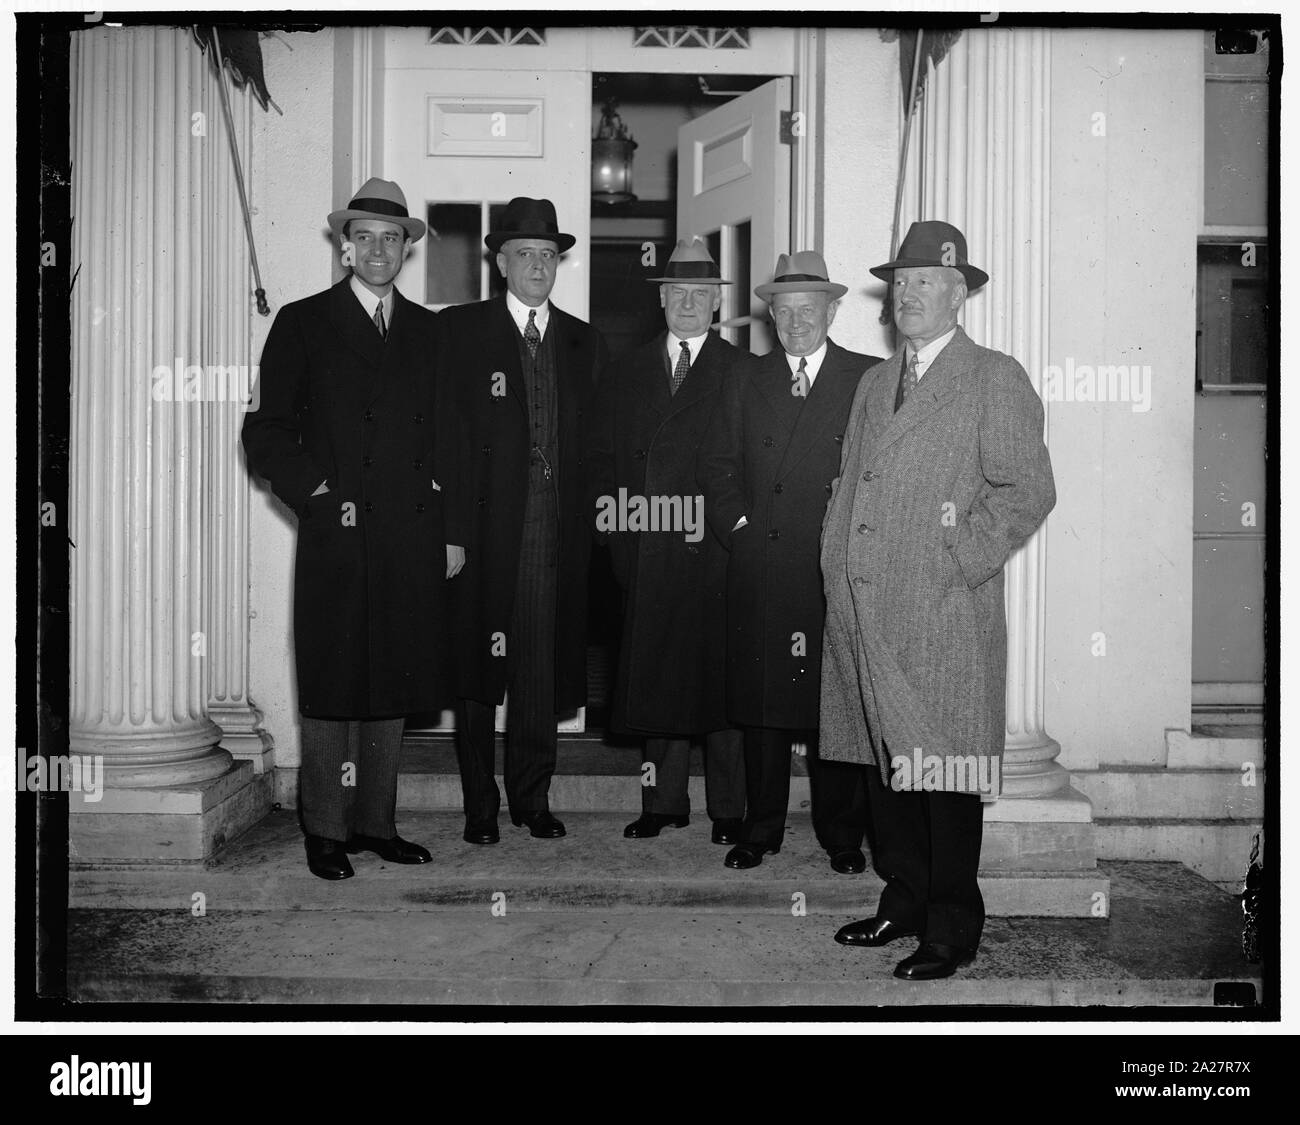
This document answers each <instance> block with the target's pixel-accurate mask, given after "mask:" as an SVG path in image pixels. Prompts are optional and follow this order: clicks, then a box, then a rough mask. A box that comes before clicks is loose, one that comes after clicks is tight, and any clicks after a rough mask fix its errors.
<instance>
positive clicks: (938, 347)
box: [907, 324, 957, 379]
mask: <svg viewBox="0 0 1300 1125" xmlns="http://www.w3.org/2000/svg"><path fill="white" fill-rule="evenodd" d="M956 334H957V326H956V325H955V324H954V325H953V326H952V327H951V328H950V329H948V331H947V332H945V333H944V334H943V335H942V336H940V337H939V338H938V339H937V340H931V341H930V342H929V343H928V344H926V345H925V347H923V348H921V350H920V351H918V352H916V353H915V354H916V371H917V375H916V377H917V378H918V379H919V378H920V377H921V376H922V375H923V374H925V369H926V368H927V367H929V366H930V364H931V363H933V362H934V358H935V356H937V355H938V354H939V353H940V352H941V351H943V349H944V348H946V347H947V346H948V342H949V341H950V340H951V339H952V338H953V337H954V336H955V335H956ZM907 354H908V357H909V358H910V357H911V356H912V354H913V353H912V345H911V344H908V345H907Z"/></svg>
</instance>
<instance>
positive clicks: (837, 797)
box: [741, 727, 867, 851]
mask: <svg viewBox="0 0 1300 1125" xmlns="http://www.w3.org/2000/svg"><path fill="white" fill-rule="evenodd" d="M796 739H797V740H798V741H801V742H806V743H807V744H808V775H809V782H810V784H811V788H812V816H813V829H814V831H815V832H816V834H817V840H818V842H819V843H820V844H821V846H822V847H824V848H826V849H827V850H828V851H839V850H841V849H843V848H859V847H861V846H862V838H863V834H864V832H865V830H866V820H867V804H866V793H865V780H864V774H865V772H866V770H865V767H863V766H859V765H855V764H854V763H852V762H827V761H823V760H822V759H821V758H820V757H819V756H818V753H817V735H816V732H814V731H791V730H775V729H773V728H771V727H746V728H745V791H746V796H747V806H748V807H747V808H746V810H745V827H744V829H743V830H742V832H741V839H742V840H743V841H744V842H745V843H748V844H776V845H779V844H780V843H781V838H782V837H783V836H784V834H785V818H786V813H787V811H788V808H789V804H790V746H791V744H792V743H793V742H794V741H796Z"/></svg>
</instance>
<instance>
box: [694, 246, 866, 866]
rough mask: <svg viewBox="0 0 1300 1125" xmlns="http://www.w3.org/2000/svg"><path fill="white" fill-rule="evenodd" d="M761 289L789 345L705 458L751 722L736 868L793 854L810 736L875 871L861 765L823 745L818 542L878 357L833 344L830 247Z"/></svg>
mask: <svg viewBox="0 0 1300 1125" xmlns="http://www.w3.org/2000/svg"><path fill="white" fill-rule="evenodd" d="M754 292H755V294H756V295H757V296H758V297H760V298H761V299H763V300H765V301H767V302H768V304H769V308H770V313H771V317H772V321H773V323H774V325H775V327H776V335H777V340H778V342H779V344H780V346H779V347H777V348H774V349H773V350H772V351H771V352H769V353H768V354H767V355H765V356H760V357H751V358H749V359H747V360H745V361H744V362H742V363H740V364H738V365H737V366H736V367H735V368H734V369H733V370H732V372H731V374H730V375H729V376H728V377H727V379H726V380H725V382H724V386H723V391H722V398H721V401H720V403H719V405H718V408H717V409H716V410H715V411H714V412H713V419H712V422H711V424H710V428H709V433H708V435H707V437H706V438H705V442H704V446H703V449H702V451H701V455H700V484H701V485H702V487H703V489H704V510H705V513H706V514H707V516H708V519H709V521H710V522H711V524H712V526H713V528H714V530H715V532H716V533H717V535H718V536H719V537H720V538H722V539H723V540H724V541H725V542H727V544H728V545H729V547H730V549H731V555H730V558H729V561H728V565H727V662H728V674H727V705H728V717H729V718H730V720H731V721H732V722H733V723H735V724H737V725H738V726H741V727H743V728H744V731H745V785H746V790H747V802H746V811H745V822H744V827H743V829H742V832H741V840H740V842H739V843H738V844H737V845H736V846H735V847H734V848H732V849H731V851H729V852H728V853H727V857H726V860H725V863H726V865H727V866H728V867H734V868H747V867H755V866H757V865H758V864H759V863H761V862H762V859H763V856H764V855H765V854H766V853H769V852H771V853H776V852H778V851H779V850H780V848H781V842H782V838H783V836H784V832H785V818H786V811H787V805H788V803H789V798H790V754H791V750H792V744H793V743H794V742H795V741H800V742H802V743H804V744H805V745H806V746H807V748H808V749H807V754H808V772H809V780H810V782H811V786H812V805H813V827H814V829H815V831H816V833H817V838H818V841H819V843H820V844H821V845H822V847H824V848H825V849H826V851H827V852H828V853H829V855H830V861H831V866H832V867H833V868H834V869H835V870H836V871H839V872H842V873H845V874H850V873H852V874H856V873H858V872H860V871H863V870H865V868H866V857H865V856H864V855H863V853H862V839H863V835H864V832H865V829H866V796H865V788H864V778H863V774H862V768H861V767H860V766H857V765H854V764H851V763H846V762H829V761H823V760H821V759H820V757H819V756H818V753H817V739H816V731H817V714H818V705H819V699H820V684H821V653H822V628H823V625H824V622H825V612H826V611H825V601H824V599H823V597H822V580H821V565H820V551H819V544H820V538H821V526H822V517H823V515H824V514H825V511H826V501H827V499H828V497H829V496H830V488H831V482H832V481H833V480H834V479H835V478H836V477H838V476H839V467H840V453H841V451H842V449H843V442H844V426H845V421H846V419H847V418H848V414H849V407H850V405H851V404H852V402H853V394H854V391H855V390H856V389H857V385H858V380H859V378H860V377H861V375H862V373H863V372H864V371H865V370H866V369H867V368H868V367H870V366H871V365H872V364H874V363H877V362H879V360H878V359H877V358H876V357H875V356H868V355H860V354H858V353H856V352H850V351H846V350H845V349H844V348H841V347H839V346H838V345H837V344H835V343H834V342H833V341H832V340H830V339H829V336H828V333H829V331H830V327H831V323H832V321H833V320H834V319H835V309H836V301H837V300H838V299H839V298H840V297H842V296H843V295H844V294H845V293H846V292H847V289H846V288H845V286H843V285H838V284H835V283H833V282H831V281H830V280H829V279H828V278H827V274H826V263H825V261H824V260H823V259H822V256H821V255H820V254H818V253H816V252H814V251H803V252H800V253H796V254H791V255H785V254H783V255H781V258H780V260H779V261H778V262H777V267H776V271H775V276H774V278H773V280H772V281H771V282H769V283H768V284H766V285H760V286H758V287H757V288H756V289H755V290H754Z"/></svg>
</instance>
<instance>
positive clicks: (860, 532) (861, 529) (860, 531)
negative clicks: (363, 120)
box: [858, 523, 871, 535]
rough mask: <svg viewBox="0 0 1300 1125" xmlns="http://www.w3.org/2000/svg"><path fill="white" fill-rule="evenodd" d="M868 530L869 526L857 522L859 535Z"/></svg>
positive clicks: (864, 533)
mask: <svg viewBox="0 0 1300 1125" xmlns="http://www.w3.org/2000/svg"><path fill="white" fill-rule="evenodd" d="M870 530H871V528H869V527H868V526H867V525H866V524H865V523H860V524H858V534H859V535H866V533H867V532H868V531H870Z"/></svg>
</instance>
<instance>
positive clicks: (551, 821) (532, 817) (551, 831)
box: [510, 809, 564, 840]
mask: <svg viewBox="0 0 1300 1125" xmlns="http://www.w3.org/2000/svg"><path fill="white" fill-rule="evenodd" d="M510 823H511V824H513V825H514V826H515V827H516V828H523V827H527V829H528V831H529V833H530V834H531V835H533V836H536V837H537V838H538V839H539V840H557V839H559V838H560V837H561V836H563V835H564V825H563V824H561V823H560V822H559V821H558V820H556V819H555V817H553V816H552V815H551V814H550V811H549V810H547V809H541V810H540V811H537V812H524V813H517V814H516V813H511V814H510Z"/></svg>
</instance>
